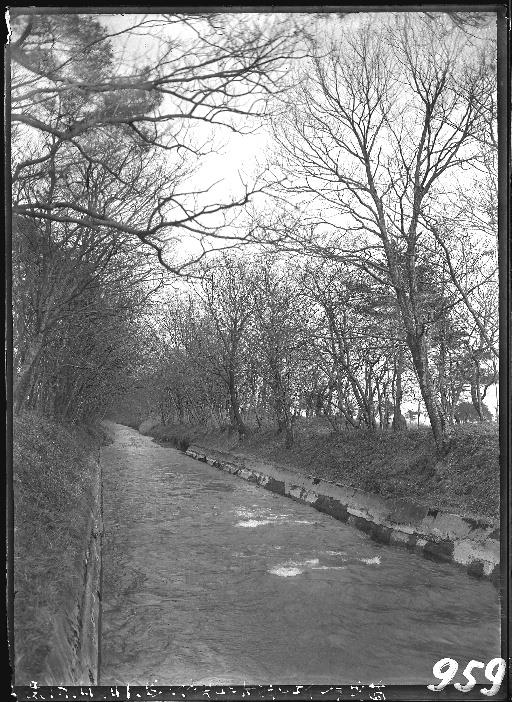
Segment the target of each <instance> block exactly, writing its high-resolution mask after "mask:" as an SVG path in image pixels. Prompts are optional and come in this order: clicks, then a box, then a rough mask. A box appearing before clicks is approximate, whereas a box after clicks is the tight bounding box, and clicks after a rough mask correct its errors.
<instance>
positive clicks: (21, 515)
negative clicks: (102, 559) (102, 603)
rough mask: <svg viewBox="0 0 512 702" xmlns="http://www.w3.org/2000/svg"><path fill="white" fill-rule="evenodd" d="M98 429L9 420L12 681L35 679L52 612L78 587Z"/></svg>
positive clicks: (101, 438) (28, 418)
mask: <svg viewBox="0 0 512 702" xmlns="http://www.w3.org/2000/svg"><path fill="white" fill-rule="evenodd" d="M105 440H106V437H105V435H104V433H103V432H102V431H101V430H100V429H98V428H97V429H93V428H88V429H87V428H77V427H72V426H61V425H59V424H56V423H54V422H51V421H49V420H47V419H45V418H43V417H41V416H38V415H36V414H33V413H25V414H23V415H22V416H18V417H15V419H14V443H13V461H14V500H15V543H14V547H15V573H14V575H15V590H16V596H15V646H16V681H17V682H18V681H24V680H27V679H28V680H37V679H41V674H42V672H43V667H44V663H45V659H46V656H47V654H48V652H49V644H48V640H49V634H50V632H51V631H52V627H53V625H54V621H55V616H56V613H59V612H60V613H61V612H62V611H63V610H64V607H65V603H66V602H67V599H68V598H69V596H70V593H71V592H73V591H74V590H76V588H77V587H79V586H80V585H81V583H80V578H81V577H82V575H83V574H82V572H81V566H80V567H79V566H78V563H79V562H81V559H82V558H83V553H82V551H83V544H84V538H85V530H86V527H87V519H88V511H89V509H90V507H91V504H92V494H93V493H92V480H93V475H94V461H95V459H96V458H97V451H98V447H99V445H100V444H101V443H104V442H105Z"/></svg>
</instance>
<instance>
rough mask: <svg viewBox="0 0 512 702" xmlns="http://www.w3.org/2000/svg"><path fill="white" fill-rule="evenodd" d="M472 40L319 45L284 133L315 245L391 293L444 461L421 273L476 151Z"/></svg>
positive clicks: (286, 162) (410, 37) (415, 29)
mask: <svg viewBox="0 0 512 702" xmlns="http://www.w3.org/2000/svg"><path fill="white" fill-rule="evenodd" d="M474 42H475V40H474V39H473V38H472V37H469V36H468V35H467V34H465V33H463V32H461V31H458V30H456V29H453V28H448V27H446V26H445V28H444V31H440V28H439V26H436V27H434V26H433V25H432V22H431V21H430V20H428V19H424V18H423V17H422V16H421V15H416V16H415V17H414V18H412V17H411V16H410V15H408V14H407V15H400V16H395V17H393V18H392V20H390V22H389V24H387V25H386V26H381V27H379V28H377V27H375V26H372V25H370V24H368V23H367V24H366V25H364V26H361V27H360V28H358V29H355V30H353V29H349V30H347V31H346V32H345V33H344V36H343V40H342V41H339V38H338V40H337V41H336V42H335V41H331V42H329V41H327V46H325V45H320V46H318V47H317V51H316V55H315V57H314V59H313V60H312V61H311V64H310V66H309V69H308V70H309V72H308V74H307V75H306V72H304V74H303V75H302V81H301V84H300V88H298V89H297V90H295V91H294V94H293V98H292V99H290V100H289V101H288V102H287V103H286V110H285V111H284V112H283V114H282V115H281V118H280V123H279V124H278V125H277V126H276V139H277V142H278V144H279V146H280V149H281V153H282V156H283V158H282V167H283V169H284V170H285V171H286V172H288V173H289V174H290V182H289V190H291V191H295V192H297V193H300V194H301V196H305V197H308V203H309V205H308V207H309V210H310V212H311V211H314V208H315V206H316V209H317V210H318V208H319V207H320V206H321V208H322V212H323V214H322V216H321V217H320V216H318V215H317V217H316V224H317V229H316V231H317V232H318V233H317V236H316V247H317V248H320V249H321V248H322V246H323V248H324V250H325V254H326V255H332V254H335V255H336V256H337V257H338V258H344V259H345V260H346V261H348V262H351V263H352V264H353V265H356V266H358V267H359V268H361V269H362V270H364V271H366V272H367V273H368V274H369V275H371V276H372V277H373V278H374V279H375V280H377V281H379V282H380V283H381V284H382V285H385V286H389V287H390V288H391V289H392V290H393V291H394V294H395V297H396V301H397V306H398V309H399V310H400V315H401V319H402V323H403V326H404V331H405V336H406V340H407V345H408V348H409V351H410V353H411V357H412V361H413V365H414V369H415V372H416V376H417V379H418V383H419V386H420V388H421V394H422V398H423V401H424V403H425V406H426V408H427V413H428V416H429V419H430V424H431V427H432V431H433V433H434V437H435V440H436V444H437V446H438V448H439V450H440V451H445V450H446V449H447V447H448V445H449V435H450V426H449V422H448V421H447V417H446V414H445V412H444V410H443V408H442V406H441V403H440V400H439V396H438V393H437V392H436V387H435V382H434V377H433V375H432V368H431V362H430V348H431V343H432V340H431V337H432V325H433V323H434V321H435V316H436V314H437V312H436V310H433V309H431V307H430V301H431V297H430V296H429V295H427V296H425V295H424V294H422V285H423V281H422V273H421V272H422V270H425V266H426V262H427V256H428V254H427V252H428V250H429V249H430V248H432V244H431V241H432V234H431V233H429V225H428V222H429V218H430V217H431V216H432V213H434V212H436V211H439V208H441V210H442V206H443V202H448V201H449V200H450V197H451V195H452V194H453V189H451V185H450V184H451V179H453V178H454V175H460V173H461V169H462V168H464V167H465V166H466V165H468V164H470V163H471V162H472V159H473V157H475V156H476V155H477V152H478V148H477V138H478V134H479V131H480V125H481V117H482V104H483V103H484V102H485V96H486V94H487V92H488V77H489V73H488V62H486V61H485V57H482V55H481V53H479V52H478V51H475V47H474ZM292 175H293V179H295V182H296V179H297V177H299V178H300V179H301V182H300V184H299V185H298V186H294V185H293V180H292ZM303 209H305V208H303ZM309 218H310V220H312V221H314V219H315V217H314V214H310V217H309ZM322 222H323V223H324V224H323V225H322ZM326 231H327V232H330V234H329V235H326ZM287 234H288V232H283V231H281V233H280V234H279V237H280V238H281V239H282V240H287V239H288V240H289V239H290V237H288V236H287ZM322 236H323V240H322ZM279 237H278V238H279ZM429 237H430V238H429ZM291 238H295V240H296V239H297V232H296V231H294V232H293V233H292V237H291ZM306 243H307V244H308V245H310V239H308V240H307V242H306Z"/></svg>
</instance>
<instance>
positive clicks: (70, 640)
mask: <svg viewBox="0 0 512 702" xmlns="http://www.w3.org/2000/svg"><path fill="white" fill-rule="evenodd" d="M102 512H103V510H102V486H101V464H100V462H99V460H98V461H97V462H96V465H95V474H94V480H93V499H92V502H91V507H90V509H89V514H88V519H87V528H86V530H85V531H84V539H83V542H82V549H81V550H80V551H79V552H78V553H77V555H76V560H75V562H74V563H73V564H72V567H73V569H74V571H75V572H76V574H77V577H76V587H74V588H73V589H72V591H71V592H69V595H68V597H67V598H66V603H65V607H64V609H63V611H61V612H59V614H58V616H57V618H56V620H55V622H54V628H53V632H52V634H51V641H50V642H49V644H50V646H49V648H50V652H49V654H48V656H47V658H46V661H45V675H44V681H39V682H40V683H41V684H44V685H97V684H98V676H99V637H100V626H101V621H100V617H101V542H102V533H103V520H102ZM63 567H64V565H63Z"/></svg>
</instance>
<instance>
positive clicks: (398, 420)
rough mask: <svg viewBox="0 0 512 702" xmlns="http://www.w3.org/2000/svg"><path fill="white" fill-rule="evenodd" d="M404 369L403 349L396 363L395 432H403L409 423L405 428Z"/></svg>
mask: <svg viewBox="0 0 512 702" xmlns="http://www.w3.org/2000/svg"><path fill="white" fill-rule="evenodd" d="M403 367H404V356H403V351H402V349H399V351H398V357H397V359H396V362H395V397H394V403H393V424H392V427H393V431H401V430H402V429H406V428H407V422H405V426H404V421H403V420H404V417H403V416H402V398H403V395H404V391H403V387H402V372H403Z"/></svg>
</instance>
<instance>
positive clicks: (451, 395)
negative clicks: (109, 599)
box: [8, 10, 499, 636]
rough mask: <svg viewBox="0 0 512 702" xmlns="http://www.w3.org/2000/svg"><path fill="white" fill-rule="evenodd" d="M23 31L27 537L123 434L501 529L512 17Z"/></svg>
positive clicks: (48, 23) (16, 119)
mask: <svg viewBox="0 0 512 702" xmlns="http://www.w3.org/2000/svg"><path fill="white" fill-rule="evenodd" d="M10 26H11V28H12V36H11V41H10V43H9V46H8V53H9V57H10V61H11V73H12V75H11V83H10V85H11V90H10V96H9V97H10V103H11V106H12V111H11V130H12V134H11V136H12V138H11V160H12V195H13V202H12V214H13V217H12V253H13V257H12V294H13V310H14V315H13V327H12V351H13V354H12V375H13V380H14V387H13V408H14V414H15V419H16V422H15V432H14V439H15V451H14V458H15V465H14V469H15V476H16V480H17V481H18V482H17V483H16V486H17V487H16V490H17V492H16V516H15V519H16V523H17V524H19V528H22V527H21V521H23V522H24V521H25V520H29V518H30V519H32V520H33V521H34V522H37V520H38V518H40V519H42V520H43V521H44V520H45V519H47V517H46V516H45V515H46V514H48V515H49V516H48V525H49V523H50V521H51V519H53V518H54V517H55V519H57V516H56V514H55V513H54V512H51V511H48V512H45V510H46V507H45V506H44V504H43V502H41V501H38V500H33V501H32V500H31V496H33V494H34V491H35V490H36V489H37V486H38V485H39V483H37V480H39V478H34V480H35V481H36V482H34V483H32V482H31V480H32V477H31V476H32V473H35V472H38V471H39V473H40V475H47V474H48V475H50V474H51V475H52V476H54V477H55V476H58V475H60V473H59V472H58V471H57V473H52V471H53V470H54V467H52V461H53V460H54V459H55V460H57V463H58V465H61V463H59V461H61V458H62V452H63V449H62V447H63V446H64V445H65V444H66V442H67V443H69V445H70V446H71V447H76V446H77V445H80V446H82V444H83V442H82V440H81V439H80V440H76V439H75V432H82V431H83V428H84V427H87V426H95V425H96V424H97V422H98V421H99V420H101V419H102V418H103V417H106V416H110V417H112V418H117V419H118V421H124V422H125V423H128V424H131V425H133V426H139V424H140V423H141V422H142V421H143V420H145V419H147V418H148V417H149V418H151V421H155V419H156V421H158V423H159V424H160V425H161V427H162V428H161V429H158V430H157V431H158V432H160V435H159V436H160V438H163V437H164V436H165V437H167V439H168V440H170V441H172V442H173V443H174V444H175V445H177V446H178V447H179V448H181V449H183V448H186V445H187V443H188V442H189V441H191V440H193V439H194V438H195V437H197V436H199V435H200V434H202V435H204V434H205V432H210V436H211V437H214V436H216V435H217V434H218V435H219V436H220V434H221V433H223V435H224V434H225V435H226V436H229V437H230V439H229V441H231V440H233V441H234V442H235V443H236V445H237V446H239V447H244V449H243V450H249V449H250V450H251V451H253V452H256V453H258V452H260V453H262V455H263V454H265V452H267V453H268V455H269V456H270V457H271V458H272V460H279V461H281V460H283V461H285V462H286V461H292V463H293V464H294V465H295V467H297V468H299V469H306V468H307V465H308V462H310V463H314V464H315V465H317V466H318V470H321V471H325V475H328V474H329V475H330V474H332V475H335V476H341V477H342V478H343V480H348V481H349V482H350V481H352V483H357V484H358V485H361V486H363V485H364V486H367V488H368V489H370V488H371V489H374V490H376V491H378V492H384V493H386V494H387V491H388V492H389V491H390V490H391V491H394V493H395V494H402V493H404V492H407V490H409V489H411V490H413V489H416V490H417V492H418V493H419V487H418V486H419V485H423V487H424V488H425V489H427V487H428V490H430V491H431V493H432V495H434V494H435V495H437V496H438V497H439V499H440V500H441V499H442V497H443V496H442V491H443V490H445V491H446V493H447V494H451V495H455V496H457V495H458V496H460V500H461V505H463V506H464V508H466V506H467V508H468V509H471V510H472V511H477V512H478V511H479V507H478V504H479V503H480V504H481V505H482V510H483V511H484V512H485V513H490V512H492V511H493V510H494V511H495V509H496V502H495V501H494V502H492V504H491V502H490V501H487V502H486V500H485V498H484V494H483V492H482V491H483V489H484V486H485V487H486V489H487V488H488V489H489V490H491V489H492V490H494V491H495V490H496V486H497V482H496V481H497V478H496V475H497V472H496V471H497V434H496V426H497V424H496V422H497V419H498V406H497V401H496V399H495V398H496V389H497V383H498V372H499V368H498V296H497V290H498V276H497V131H496V129H497V127H496V65H495V63H496V61H495V56H496V27H495V15H494V14H493V13H486V12H482V13H472V12H468V13H463V12H462V13H459V12H456V13H442V12H428V13H419V12H418V13H410V12H403V13H402V12H396V13H379V14H378V15H376V16H373V15H371V14H365V13H358V14H357V15H356V14H350V13H310V14H301V13H292V14H286V13H247V14H245V13H241V14H240V13H238V14H230V13H225V14H222V13H203V14H200V13H196V14H194V13H192V14H187V13H182V14H179V15H178V14H176V15H173V14H162V15H156V14H150V15H139V14H134V15H116V16H114V15H101V16H99V15H90V14H86V13H84V14H82V15H73V14H70V15H67V14H65V13H59V14H56V15H52V14H44V13H42V14H37V13H33V12H31V13H29V14H24V13H23V11H19V12H18V11H17V10H12V11H11V16H10ZM219 174H220V176H219ZM59 427H60V428H59ZM308 427H309V428H311V427H317V428H318V427H321V431H319V432H318V433H317V434H315V432H314V431H313V430H311V432H310V431H309V428H308ZM413 427H415V429H414V431H413ZM422 427H423V428H422ZM146 428H147V427H146ZM59 432H60V433H59ZM198 432H199V433H198ZM308 432H309V433H308ZM216 433H217V434H216ZM57 435H58V437H59V438H58V439H55V436H57ZM307 436H309V438H307V440H306V437H307ZM52 437H53V438H52ZM464 437H465V438H464ZM212 440H213V439H212ZM27 441H28V442H29V443H28V444H27V443H26V442H27ZM51 441H55V442H56V445H58V446H59V447H60V448H59V449H58V451H59V453H58V456H57V457H56V456H54V455H53V453H51V452H50V451H49V449H48V450H47V448H45V447H48V446H50V445H51ZM77 441H78V444H77ZM304 442H306V443H304ZM478 442H480V444H481V446H480V448H475V450H474V451H473V449H472V448H471V449H470V447H472V446H473V445H474V444H476V443H478ZM91 445H95V444H94V442H93V443H92V444H91ZM36 446H39V448H40V449H41V451H40V453H37V451H38V450H39V449H37V448H36ZM464 446H465V447H466V451H467V453H466V458H465V462H464V459H463V453H464ZM322 447H327V448H325V451H324V453H322V451H323V448H322ZM485 447H487V448H485ZM491 447H494V448H491ZM484 448H485V451H486V456H487V458H486V459H485V460H484V457H483V453H484ZM43 449H44V450H43ZM61 449H62V450H61ZM52 450H53V449H52ZM55 450H57V449H55ZM73 450H74V449H73ZM76 450H77V451H78V449H76ZM80 450H81V449H80ZM34 452H36V453H34ZM36 454H37V455H36ZM27 456H29V458H28V459H27V458H26V457H27ZM322 456H323V458H321V457H322ZM347 456H351V458H350V460H348V459H347V458H346V457H347ZM358 457H359V458H358ZM320 458H321V460H320ZM487 459H488V460H487ZM491 463H492V465H491ZM82 464H83V460H82V458H81V457H77V462H76V466H75V467H76V470H77V471H78V472H80V471H81V470H82V468H81V466H82ZM349 464H350V465H351V466H352V469H350V466H349ZM441 465H444V466H445V468H444V469H441V467H440V466H441ZM463 465H466V466H467V471H466V474H464V471H463V469H462V466H463ZM28 466H31V468H28ZM62 466H63V464H62ZM386 466H387V471H386ZM480 466H481V468H480ZM63 470H64V468H63ZM351 470H352V472H351ZM443 470H444V472H443ZM474 470H475V471H476V472H475V473H474V475H473V472H472V471H474ZM434 474H435V475H434ZM441 474H442V478H441V479H440V480H439V481H438V483H435V482H434V481H435V480H437V479H438V478H439V476H440V475H441ZM393 476H394V477H393ZM61 479H62V481H63V484H64V486H65V485H66V484H67V483H66V481H67V480H68V478H67V477H65V476H64V475H62V476H61V478H59V477H55V480H54V479H53V478H52V479H51V480H49V482H48V483H47V485H46V486H45V490H46V492H43V494H44V495H46V496H47V498H48V499H47V501H50V493H51V491H52V490H55V491H56V492H57V493H58V491H59V481H60V480H61ZM470 480H475V481H476V482H478V487H477V488H475V490H476V491H475V492H474V493H473V495H471V494H470V493H471V490H470ZM20 481H21V482H20ZM422 481H423V482H422ZM428 481H430V482H428ZM352 483H351V484H352ZM372 486H373V487H372ZM425 486H427V487H425ZM447 486H448V487H447ZM450 486H452V487H450ZM63 489H66V488H65V487H63ZM70 489H71V488H70ZM73 494H74V493H73ZM496 496H497V495H496V492H494V495H493V497H496ZM466 498H467V499H466ZM45 499H46V498H45ZM77 499H78V498H77ZM84 499H85V498H84ZM457 499H459V498H457ZM19 500H21V503H19ZM58 501H59V500H58V498H57V497H56V502H57V503H58ZM455 502H456V498H455V497H454V504H455ZM84 504H85V503H84ZM28 505H31V507H30V509H33V510H35V511H34V512H30V514H29V512H27V510H28V509H29V507H28ZM48 509H49V508H48ZM38 510H40V512H41V513H40V515H39V512H38ZM38 515H39V517H38ZM62 515H67V517H68V518H69V519H71V513H70V512H63V513H62ZM50 516H51V519H50ZM63 520H64V516H63V517H62V521H60V522H58V523H59V524H60V526H61V527H62V529H63V530H65V524H64V521H63ZM56 524H57V522H56ZM23 528H25V527H23ZM48 528H50V526H48ZM55 528H57V526H55ZM59 528H60V527H59ZM27 529H29V527H28V526H27ZM23 538H24V539H25V537H23ZM45 538H46V537H45ZM23 543H25V544H26V545H25V546H24V547H23V548H24V549H25V550H24V551H23V552H22V553H21V555H20V554H17V557H18V556H19V558H20V559H21V560H18V561H17V564H18V565H17V567H21V568H25V566H26V563H28V562H30V561H31V560H32V559H33V556H34V553H33V549H37V548H40V547H41V548H46V547H47V545H44V544H39V543H38V542H37V540H35V537H34V539H32V537H29V535H28V532H27V536H26V539H25V541H24V542H23ZM52 543H53V542H52ZM48 548H50V546H48ZM50 550H51V549H50ZM23 563H24V564H25V565H20V564H23ZM48 567H49V568H50V566H48ZM27 572H28V571H22V574H21V575H20V577H22V578H24V577H25V575H23V573H25V574H26V573H27ZM40 574H41V575H42V570H41V571H40ZM36 595H37V593H36V592H35V591H34V596H35V597H36ZM35 601H37V599H36V600H35ZM24 636H29V632H28V629H27V630H26V631H25V632H24Z"/></svg>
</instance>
